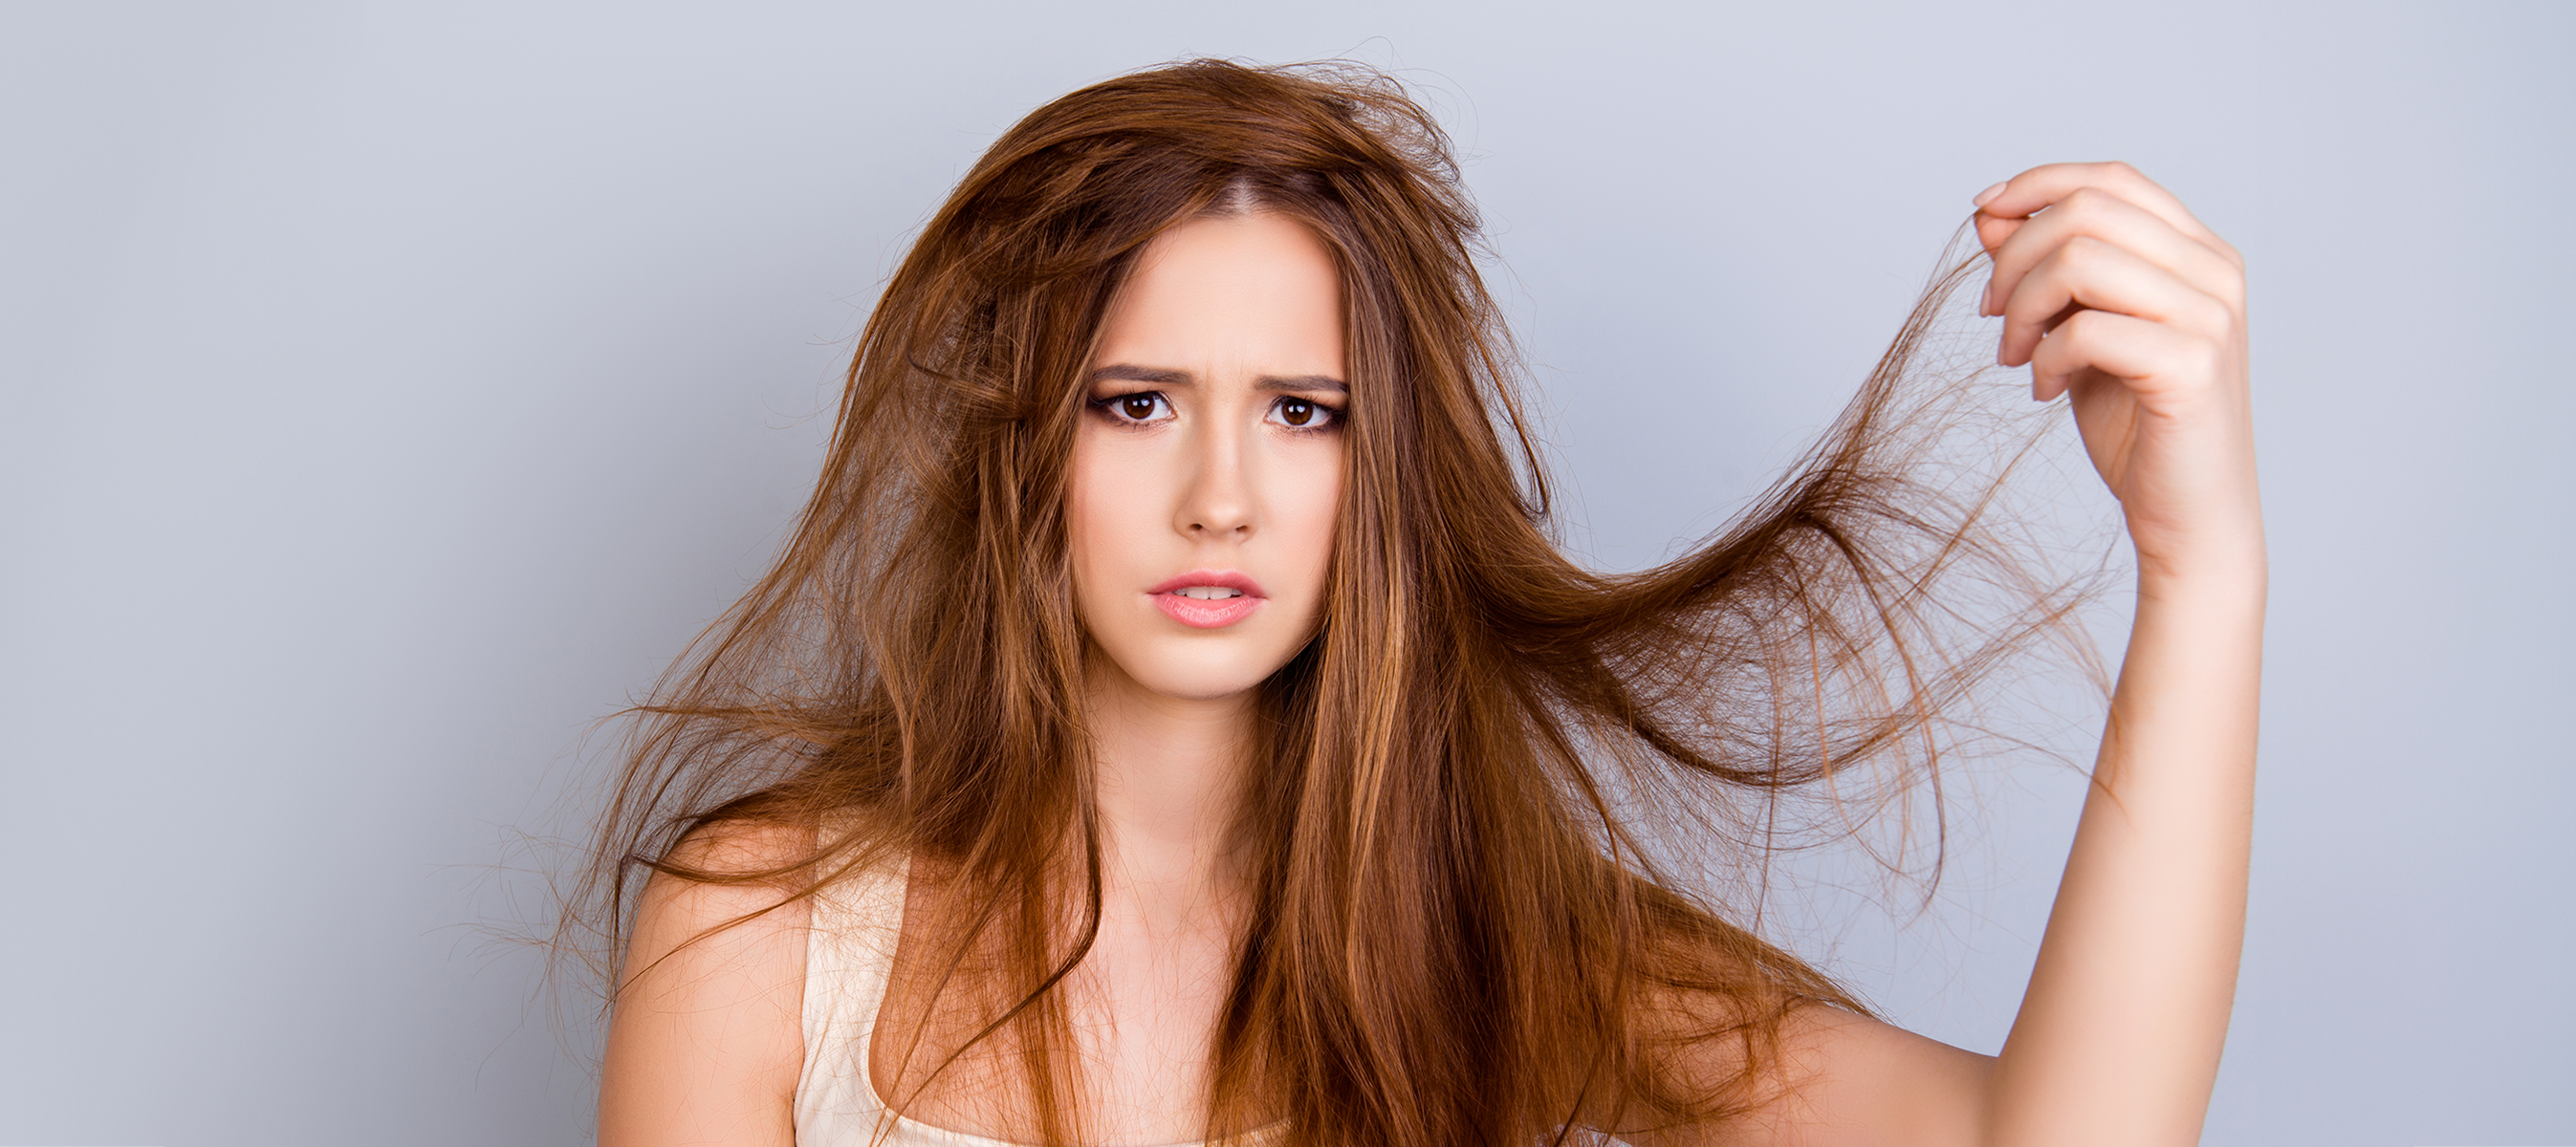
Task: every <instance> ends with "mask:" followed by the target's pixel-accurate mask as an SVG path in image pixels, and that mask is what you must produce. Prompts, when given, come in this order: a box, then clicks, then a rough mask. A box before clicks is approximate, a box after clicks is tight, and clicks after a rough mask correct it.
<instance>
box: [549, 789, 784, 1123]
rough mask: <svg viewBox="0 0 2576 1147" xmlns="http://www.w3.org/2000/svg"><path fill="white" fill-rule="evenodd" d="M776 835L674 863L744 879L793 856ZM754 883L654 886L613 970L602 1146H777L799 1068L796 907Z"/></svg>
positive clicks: (720, 842) (710, 834)
mask: <svg viewBox="0 0 2576 1147" xmlns="http://www.w3.org/2000/svg"><path fill="white" fill-rule="evenodd" d="M792 837H793V834H790V833H788V832H786V831H785V830H779V829H769V828H759V827H734V826H724V827H719V828H715V829H710V830H702V831H700V832H698V833H695V834H692V835H691V836H690V838H689V839H688V840H686V841H683V842H682V844H681V846H680V848H679V849H678V850H677V852H676V853H675V857H676V858H678V859H680V860H683V861H685V862H687V863H689V864H691V865H694V866H700V867H705V868H708V869H713V870H718V871H723V870H729V869H730V870H749V869H754V868H759V867H767V866H770V865H772V864H775V863H777V862H778V861H779V860H780V859H782V858H784V857H787V856H791V855H793V852H792V851H791V850H794V849H797V848H798V847H799V845H800V844H801V843H802V842H800V841H798V840H796V839H793V838H792ZM779 901H780V894H779V891H778V890H777V889H776V888H774V887H772V886H770V885H768V884H765V883H754V884H703V883H696V882H692V881H685V880H679V879H676V878H673V877H670V876H666V875H663V874H660V873H656V874H654V876H653V878H652V880H651V882H650V883H648V884H647V885H646V886H645V889H644V895H643V898H642V902H641V903H640V904H639V905H638V906H637V908H636V914H635V930H634V935H633V936H632V937H631V938H630V940H629V942H628V945H627V953H626V961H625V965H624V967H622V968H620V969H619V971H618V992H617V996H616V1003H615V1006H614V1008H613V1009H612V1010H611V1012H610V1016H609V1025H608V1049H607V1055H606V1058H605V1060H604V1062H603V1063H602V1065H601V1071H600V1086H599V1142H600V1143H601V1145H602V1147H681V1145H683V1144H708V1145H713V1144H723V1145H728V1147H788V1145H790V1144H792V1143H794V1142H795V1135H796V1132H795V1119H794V1111H793V1108H794V1098H795V1091H796V1077H797V1073H798V1071H799V1069H800V1068H801V1067H802V1066H803V1063H804V1054H805V1040H804V1029H803V1026H802V1023H803V1010H804V1007H803V1005H804V986H805V933H806V923H807V920H808V918H809V914H808V912H807V910H806V908H805V905H804V903H803V902H802V901H799V902H797V903H794V904H788V905H785V906H783V907H778V908H776V910H774V911H770V912H768V913H766V914H763V915H760V916H757V917H754V918H752V919H749V920H747V921H744V922H742V923H740V924H735V925H733V926H732V927H723V926H724V925H726V924H728V923H730V922H732V921H734V920H737V919H739V918H741V917H744V916H746V915H748V914H750V913H754V912H759V911H760V910H762V909H764V908H770V907H772V906H775V905H778V904H779Z"/></svg>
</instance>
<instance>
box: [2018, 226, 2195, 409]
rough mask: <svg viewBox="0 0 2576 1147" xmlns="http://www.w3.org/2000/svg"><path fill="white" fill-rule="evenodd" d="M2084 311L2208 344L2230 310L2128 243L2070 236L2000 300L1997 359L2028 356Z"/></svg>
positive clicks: (2019, 358) (2020, 360)
mask: <svg viewBox="0 0 2576 1147" xmlns="http://www.w3.org/2000/svg"><path fill="white" fill-rule="evenodd" d="M2034 226H2036V224H2034ZM2018 238H2019V237H2018V236H2017V237H2016V241H2018ZM2084 310H2092V311H2109V312H2113V313H2115V314H2120V315H2126V316H2132V317H2135V318H2140V319H2145V320H2147V321H2150V322H2155V323H2161V324H2166V325H2169V326H2172V327H2174V328H2175V329H2176V330H2177V331H2179V332H2181V333H2185V334H2189V335H2193V336H2197V337H2199V338H2202V339H2206V340H2209V341H2212V342H2217V341H2223V340H2225V339H2226V338H2227V337H2228V336H2229V334H2230V333H2231V328H2232V327H2233V326H2234V324H2235V313H2236V312H2235V308H2234V307H2233V306H2232V305H2230V304H2229V303H2228V302H2227V301H2225V300H2222V299H2219V298H2216V297H2213V296H2211V295H2210V294H2208V293H2206V292H2204V291H2202V290H2200V289H2199V288H2197V287H2196V286H2194V285H2193V284H2191V283H2189V282H2187V281H2185V280H2184V279H2183V278H2182V277H2181V276H2178V275H2176V274H2174V273H2173V272H2172V271H2171V270H2169V269H2167V268H2165V267H2163V266H2161V265H2159V264H2157V263H2156V262H2154V261H2152V260H2150V259H2148V258H2145V257H2142V256H2141V255H2139V254H2138V253H2137V252H2136V251H2134V250H2132V249H2130V248H2128V247H2124V246H2121V245H2119V244H2116V243H2112V242H2110V241H2107V240H2103V239H2098V238H2095V237H2093V236H2091V235H2077V236H2074V237H2073V238H2070V239H2067V240H2065V241H2064V242H2062V243H2059V244H2057V246H2056V247H2055V249H2053V250H2051V251H2049V252H2048V254H2047V256H2046V257H2045V258H2043V259H2041V260H2040V261H2039V263H2038V265H2037V266H2034V267H2032V268H2031V269H2030V271H2029V273H2028V274H2026V275H2024V276H2022V278H2021V280H2020V282H2019V283H2017V284H2015V285H2014V287H2013V288H2012V292H2011V294H2010V295H2009V296H2008V297H2007V298H2006V299H2005V300H2004V304H2003V316H2004V333H2003V345H2002V348H2001V350H2000V353H1998V354H1997V356H1996V361H1997V362H1999V363H2001V364H2002V365H2005V366H2019V365H2021V364H2022V363H2024V362H2027V361H2030V359H2031V356H2032V354H2033V353H2034V352H2035V351H2037V350H2038V348H2039V346H2040V342H2041V339H2042V338H2043V336H2046V335H2047V334H2048V333H2049V329H2050V328H2051V327H2055V326H2058V325H2060V323H2061V322H2063V321H2071V320H2070V319H2069V316H2070V315H2080V314H2081V313H2082V312H2083V311H2084ZM2114 373H2117V372H2114Z"/></svg>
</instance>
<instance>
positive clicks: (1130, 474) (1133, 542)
mask: <svg viewBox="0 0 2576 1147" xmlns="http://www.w3.org/2000/svg"><path fill="white" fill-rule="evenodd" d="M1115 446H1116V444H1115V443H1107V444H1104V443H1100V442H1097V441H1094V440H1093V438H1092V436H1091V435H1090V434H1088V433H1085V434H1083V435H1081V436H1079V437H1077V438H1076V439H1075V440H1074V447H1073V457H1072V459H1071V465H1070V466H1069V467H1068V468H1067V473H1066V481H1065V541H1066V544H1067V548H1068V549H1069V550H1070V551H1071V557H1072V559H1073V561H1072V566H1073V591H1074V596H1075V599H1076V600H1077V601H1083V600H1087V599H1088V598H1090V596H1091V595H1093V594H1096V593H1100V592H1105V591H1106V587H1111V586H1118V585H1124V584H1126V583H1127V582H1130V581H1133V580H1135V571H1133V570H1129V569H1124V568H1122V566H1121V559H1122V558H1124V557H1126V556H1128V555H1133V554H1135V553H1137V552H1139V548H1140V545H1141V543H1143V542H1144V541H1146V540H1147V539H1149V538H1150V537H1151V530H1152V527H1153V525H1154V522H1155V517H1156V513H1155V509H1154V507H1153V505H1152V500H1151V499H1150V498H1148V497H1145V496H1143V495H1144V492H1145V491H1146V490H1147V489H1149V488H1150V479H1151V475H1150V474H1147V473H1144V472H1142V471H1143V470H1144V469H1147V468H1148V467H1147V466H1146V461H1147V460H1145V459H1141V458H1137V457H1135V456H1134V455H1133V452H1122V451H1120V450H1117V449H1115Z"/></svg>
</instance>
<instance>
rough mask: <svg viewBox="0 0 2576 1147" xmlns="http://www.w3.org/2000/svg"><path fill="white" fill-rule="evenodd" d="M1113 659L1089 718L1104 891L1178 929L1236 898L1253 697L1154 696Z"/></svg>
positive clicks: (1096, 682)
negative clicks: (1237, 839)
mask: <svg viewBox="0 0 2576 1147" xmlns="http://www.w3.org/2000/svg"><path fill="white" fill-rule="evenodd" d="M1108 661H1109V659H1108V658H1106V657H1099V658H1098V659H1097V661H1096V662H1095V664H1097V665H1099V668H1098V669H1096V670H1095V671H1094V672H1093V674H1092V680H1091V688H1090V692H1089V697H1088V698H1087V701H1088V708H1087V710H1086V714H1085V716H1086V717H1087V723H1088V724H1089V725H1090V727H1091V736H1092V753H1093V759H1094V762H1095V765H1096V767H1097V769H1098V784H1097V786H1096V788H1097V792H1098V801H1099V811H1100V824H1101V849H1102V856H1101V879H1102V881H1103V885H1104V887H1103V892H1104V894H1106V895H1108V896H1110V897H1112V898H1113V899H1117V900H1125V901H1128V902H1129V904H1130V905H1131V906H1132V907H1133V908H1134V909H1135V910H1137V911H1139V912H1141V914H1142V915H1143V916H1144V917H1146V918H1147V919H1149V920H1152V919H1155V918H1161V919H1162V920H1164V921H1166V922H1168V923H1170V924H1172V925H1176V926H1180V925H1186V924H1188V923H1190V922H1191V921H1190V920H1189V918H1190V917H1196V916H1199V915H1200V914H1201V913H1202V912H1203V911H1205V910H1208V909H1212V908H1220V907H1221V906H1222V905H1223V904H1225V903H1227V902H1229V901H1231V900H1232V899H1233V896H1232V891H1233V886H1234V884H1235V881H1234V879H1233V877H1234V876H1235V874H1236V873H1235V868H1234V863H1233V861H1234V855H1233V854H1234V849H1233V847H1232V846H1233V843H1234V842H1233V835H1234V828H1235V824H1236V811H1237V808H1238V806H1239V804H1240V802H1241V800H1242V784H1243V779H1244V772H1245V758H1246V757H1247V756H1248V755H1249V754H1248V749H1249V747H1250V745H1251V739H1252V725H1253V716H1254V700H1253V696H1252V694H1251V693H1250V692H1249V691H1247V692H1243V693H1237V694H1234V695H1231V696H1227V697H1218V698H1208V699H1196V698H1183V697H1171V696H1166V695H1163V694H1158V693H1154V692H1152V691H1150V690H1148V689H1146V688H1145V687H1143V686H1142V685H1139V684H1137V683H1136V681H1135V680H1134V679H1133V678H1130V677H1128V676H1127V675H1126V674H1125V673H1124V672H1122V671H1120V670H1119V669H1118V667H1117V666H1116V665H1114V664H1109V663H1108Z"/></svg>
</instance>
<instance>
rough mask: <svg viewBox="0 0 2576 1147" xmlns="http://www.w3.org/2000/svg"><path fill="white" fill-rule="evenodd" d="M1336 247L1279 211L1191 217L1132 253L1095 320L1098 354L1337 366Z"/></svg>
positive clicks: (1218, 367)
mask: <svg viewBox="0 0 2576 1147" xmlns="http://www.w3.org/2000/svg"><path fill="white" fill-rule="evenodd" d="M1342 342H1343V332H1342V286H1341V275H1340V273H1339V271H1338V270H1336V268H1335V267H1334V264H1333V257H1332V254H1331V252H1330V251H1328V250H1327V249H1326V248H1325V246H1324V243H1323V241H1322V240H1321V239H1318V238H1317V237H1316V236H1315V233H1314V232H1313V231H1310V230H1308V229H1307V228H1306V226H1305V225H1304V224H1302V223H1298V222H1296V221H1295V220H1292V219H1289V218H1286V217H1284V216H1281V215H1276V214H1270V213H1267V212H1256V213H1252V214H1246V215H1229V216H1217V217H1210V218H1203V219H1193V220H1191V221H1189V222H1187V223H1184V224H1181V225H1180V226H1178V227H1174V228H1172V229H1171V230H1169V231H1166V232H1164V233H1162V234H1161V235H1159V236H1156V237H1155V238H1154V240H1153V242H1152V243H1150V244H1148V245H1147V246H1146V248H1145V250H1144V251H1143V252H1142V253H1141V254H1140V255H1139V256H1138V257H1137V261H1136V266H1135V269H1134V270H1133V271H1132V272H1130V274H1129V275H1128V279H1127V282H1126V283H1124V284H1123V285H1122V286H1121V287H1120V289H1119V292H1118V296H1117V298H1116V299H1115V300H1114V301H1113V302H1112V303H1111V304H1110V308H1109V315H1108V318H1107V320H1106V322H1105V323H1104V324H1103V325H1102V329H1101V338H1100V352H1099V356H1100V363H1101V364H1107V363H1132V364H1134V365H1138V366H1151V367H1160V368H1169V369H1178V370H1190V371H1194V372H1200V371H1204V372H1216V373H1231V372H1234V371H1246V370H1248V371H1251V372H1254V373H1263V374H1283V373H1284V374H1325V375H1334V376H1339V375H1341V374H1342Z"/></svg>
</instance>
